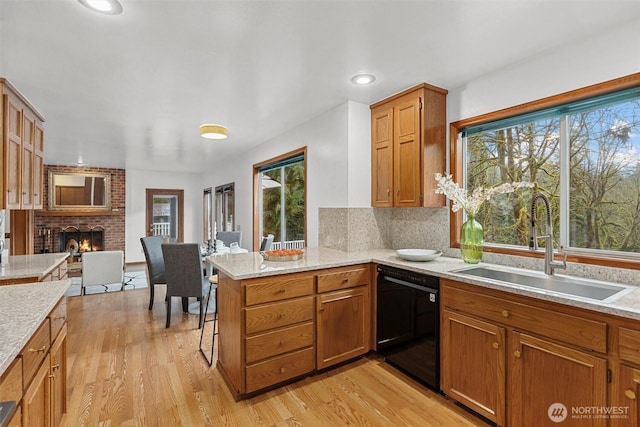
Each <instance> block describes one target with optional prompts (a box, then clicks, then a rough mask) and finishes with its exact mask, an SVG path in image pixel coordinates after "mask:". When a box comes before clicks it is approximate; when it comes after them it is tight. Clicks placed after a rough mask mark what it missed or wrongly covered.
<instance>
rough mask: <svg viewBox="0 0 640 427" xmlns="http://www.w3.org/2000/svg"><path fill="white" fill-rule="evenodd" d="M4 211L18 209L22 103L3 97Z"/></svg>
mask: <svg viewBox="0 0 640 427" xmlns="http://www.w3.org/2000/svg"><path fill="white" fill-rule="evenodd" d="M3 104H4V111H5V112H6V116H5V123H4V126H5V152H6V153H5V159H6V160H5V162H6V163H5V165H4V166H5V172H4V180H5V197H4V208H5V209H20V201H21V197H20V193H21V191H22V187H21V183H20V177H21V173H22V172H21V169H22V132H23V129H22V103H20V102H19V101H18V100H17V99H16V98H15V97H13V96H10V95H5V97H4V103H3Z"/></svg>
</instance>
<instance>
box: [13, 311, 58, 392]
mask: <svg viewBox="0 0 640 427" xmlns="http://www.w3.org/2000/svg"><path fill="white" fill-rule="evenodd" d="M49 327H50V326H49V318H47V319H45V321H44V322H42V325H40V327H39V328H38V331H37V332H36V333H35V334H34V335H33V337H32V338H31V339H30V340H29V342H28V343H27V345H26V346H25V347H24V349H23V351H22V353H21V354H20V355H21V356H22V381H23V383H24V385H25V386H28V385H29V383H30V382H31V379H32V378H33V375H34V374H35V373H36V371H37V370H38V368H39V367H40V365H41V364H42V361H43V360H44V358H45V357H46V356H47V353H48V352H49V348H50V344H51V336H50V330H49Z"/></svg>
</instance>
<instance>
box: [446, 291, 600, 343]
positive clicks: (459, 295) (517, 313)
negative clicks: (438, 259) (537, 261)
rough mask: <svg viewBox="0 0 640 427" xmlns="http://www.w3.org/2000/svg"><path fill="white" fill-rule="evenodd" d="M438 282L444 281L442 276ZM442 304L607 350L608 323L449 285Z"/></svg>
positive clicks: (551, 336) (562, 339) (571, 341)
mask: <svg viewBox="0 0 640 427" xmlns="http://www.w3.org/2000/svg"><path fill="white" fill-rule="evenodd" d="M441 283H447V281H446V280H443V281H442V282H441ZM446 294H447V296H446V298H445V304H449V305H452V306H455V307H456V309H459V310H462V311H464V312H467V313H473V314H474V315H476V316H478V317H482V318H484V319H488V320H492V321H495V322H498V323H501V324H504V325H507V326H517V327H518V328H522V329H524V330H527V331H530V332H535V333H538V334H541V335H544V336H547V337H549V338H554V339H558V340H561V341H564V342H566V343H568V344H573V345H576V346H579V347H584V348H589V349H592V350H594V351H598V352H600V353H606V351H607V324H606V323H604V322H598V321H595V320H590V319H585V318H581V317H576V316H571V315H568V314H564V313H560V312H557V311H551V310H546V309H543V308H539V307H533V306H529V305H525V304H520V303H517V302H513V301H509V300H505V299H501V298H496V297H491V296H487V295H482V294H480V293H477V292H470V291H465V290H462V289H454V288H449V289H448V291H447V293H446Z"/></svg>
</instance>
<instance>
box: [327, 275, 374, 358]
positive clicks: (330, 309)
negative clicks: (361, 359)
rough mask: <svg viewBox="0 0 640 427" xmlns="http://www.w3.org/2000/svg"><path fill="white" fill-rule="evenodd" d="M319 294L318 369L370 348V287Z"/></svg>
mask: <svg viewBox="0 0 640 427" xmlns="http://www.w3.org/2000/svg"><path fill="white" fill-rule="evenodd" d="M317 298H318V304H317V319H316V322H317V328H316V335H317V340H318V356H317V366H318V369H323V368H326V367H329V366H331V365H335V364H336V363H340V362H344V361H346V360H349V359H352V358H354V357H357V356H360V355H362V354H364V353H366V352H367V351H369V350H370V348H371V345H370V342H369V338H370V328H371V314H370V309H369V307H370V302H369V287H367V286H359V287H357V288H354V289H349V290H345V291H335V292H330V293H325V294H321V295H319V296H318V297H317Z"/></svg>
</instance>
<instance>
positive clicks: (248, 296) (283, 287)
mask: <svg viewBox="0 0 640 427" xmlns="http://www.w3.org/2000/svg"><path fill="white" fill-rule="evenodd" d="M311 294H313V276H301V275H291V277H286V276H284V277H274V278H271V279H269V278H265V279H263V280H260V281H256V282H253V281H252V282H251V284H249V285H247V287H246V288H245V305H255V304H262V303H265V302H273V301H282V300H285V299H289V298H296V297H302V296H306V295H311Z"/></svg>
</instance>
